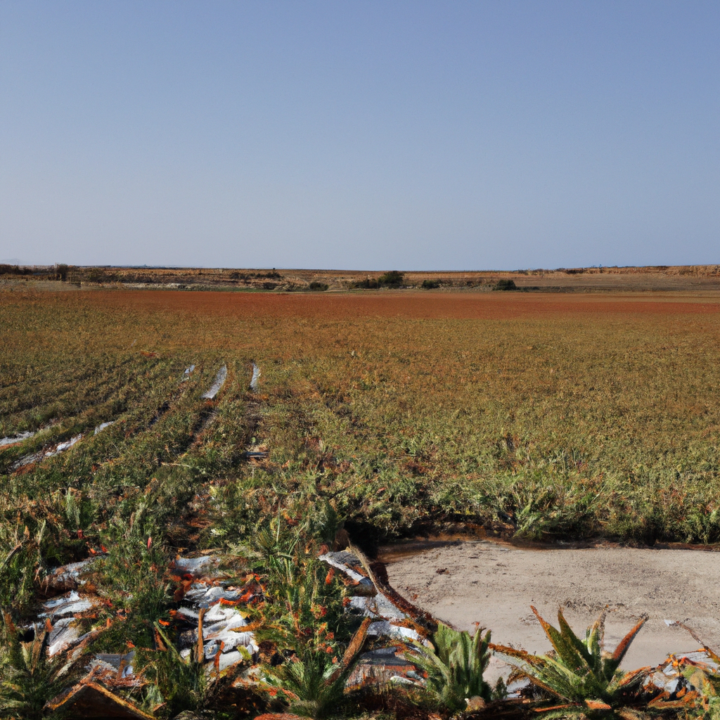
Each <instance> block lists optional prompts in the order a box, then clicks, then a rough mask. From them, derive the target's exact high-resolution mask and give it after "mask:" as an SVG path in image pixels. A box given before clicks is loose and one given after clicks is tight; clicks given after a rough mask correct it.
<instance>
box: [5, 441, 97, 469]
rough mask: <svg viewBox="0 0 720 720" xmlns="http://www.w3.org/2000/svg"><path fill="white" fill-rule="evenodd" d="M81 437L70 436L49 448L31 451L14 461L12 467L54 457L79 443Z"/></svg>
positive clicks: (17, 467) (23, 465)
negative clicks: (31, 452) (68, 438)
mask: <svg viewBox="0 0 720 720" xmlns="http://www.w3.org/2000/svg"><path fill="white" fill-rule="evenodd" d="M82 437H83V436H82V434H80V435H75V437H72V438H70V440H66V441H65V442H61V443H58V444H57V445H55V447H53V448H50V449H49V450H40V451H39V452H36V453H33V454H32V455H26V456H25V457H22V458H20V459H19V460H18V461H17V462H16V463H14V464H13V466H12V469H13V470H18V469H19V468H21V467H25V466H26V465H32V464H33V463H36V462H40V461H41V460H44V459H45V458H50V457H55V456H56V455H59V454H60V453H61V452H64V451H65V450H69V449H70V448H71V447H72V446H73V445H75V444H76V443H79V442H80V440H82Z"/></svg>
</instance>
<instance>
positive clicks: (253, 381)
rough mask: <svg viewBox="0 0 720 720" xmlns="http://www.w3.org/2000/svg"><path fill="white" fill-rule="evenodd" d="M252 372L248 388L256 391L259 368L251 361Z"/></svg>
mask: <svg viewBox="0 0 720 720" xmlns="http://www.w3.org/2000/svg"><path fill="white" fill-rule="evenodd" d="M252 369H253V374H252V378H251V379H250V389H251V390H252V391H253V392H257V389H258V386H259V382H260V375H261V373H260V368H259V367H258V366H257V365H256V364H255V363H254V362H253V364H252Z"/></svg>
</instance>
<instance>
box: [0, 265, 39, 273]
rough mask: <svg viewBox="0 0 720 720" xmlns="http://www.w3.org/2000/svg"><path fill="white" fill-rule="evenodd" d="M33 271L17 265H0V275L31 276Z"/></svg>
mask: <svg viewBox="0 0 720 720" xmlns="http://www.w3.org/2000/svg"><path fill="white" fill-rule="evenodd" d="M32 273H33V271H32V270H31V269H30V268H27V267H20V266H19V265H0V275H32Z"/></svg>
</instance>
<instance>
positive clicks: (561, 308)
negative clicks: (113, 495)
mask: <svg viewBox="0 0 720 720" xmlns="http://www.w3.org/2000/svg"><path fill="white" fill-rule="evenodd" d="M79 298H82V300H83V301H84V302H88V301H90V303H92V304H97V305H99V306H112V307H113V308H115V309H118V308H126V309H127V310H140V309H144V310H149V311H161V312H163V311H164V312H188V313H191V314H193V315H196V314H201V315H211V316H234V317H237V316H246V317H256V318H257V317H268V318H271V317H299V318H319V319H329V320H342V319H349V318H353V317H406V318H414V319H473V318H483V319H488V320H493V319H497V320H505V319H511V318H516V317H532V316H537V317H542V316H548V315H567V314H591V315H598V314H601V315H636V314H639V315H704V314H709V313H718V312H720V298H718V297H713V296H705V297H698V296H695V297H692V296H684V297H677V296H675V297H669V296H667V295H657V296H654V297H651V298H649V297H647V296H643V297H642V298H638V297H636V296H632V295H614V296H611V297H608V296H607V295H603V296H590V295H581V296H580V295H565V294H550V293H548V294H531V293H526V294H525V293H523V294H521V293H502V294H501V293H492V294H491V293H477V294H464V295H459V294H450V293H448V294H437V295H428V294H427V293H420V292H403V291H399V292H394V291H385V292H379V293H368V294H363V295H360V294H357V293H352V294H332V295H306V294H302V295H301V294H282V293H231V292H183V291H171V290H164V291H159V290H147V291H146V290H134V291H127V290H118V291H102V290H100V291H93V292H88V293H86V292H79V293H73V294H72V295H70V294H68V295H64V294H63V295H62V296H58V301H60V302H62V301H68V302H73V300H75V301H77V299H79Z"/></svg>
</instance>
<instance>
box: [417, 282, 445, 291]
mask: <svg viewBox="0 0 720 720" xmlns="http://www.w3.org/2000/svg"><path fill="white" fill-rule="evenodd" d="M440 284H441V283H440V281H439V280H430V279H427V280H423V281H422V285H421V286H420V287H421V288H423V290H437V289H438V288H439V287H440Z"/></svg>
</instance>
